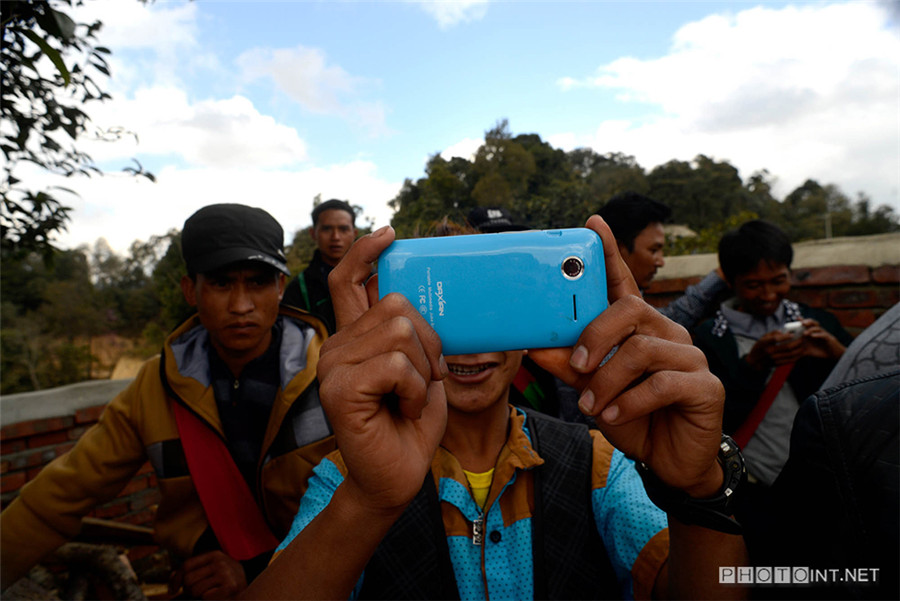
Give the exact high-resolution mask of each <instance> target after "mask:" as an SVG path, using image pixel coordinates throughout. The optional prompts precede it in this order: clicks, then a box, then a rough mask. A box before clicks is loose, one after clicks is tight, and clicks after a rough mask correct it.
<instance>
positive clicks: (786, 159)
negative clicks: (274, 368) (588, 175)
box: [23, 0, 900, 252]
mask: <svg viewBox="0 0 900 601" xmlns="http://www.w3.org/2000/svg"><path fill="white" fill-rule="evenodd" d="M897 12H898V11H897V2H890V3H889V2H882V1H873V2H864V1H853V2H815V3H813V2H794V3H786V2H711V1H704V2H688V1H680V2H678V1H668V2H646V1H645V2H640V1H632V2H616V1H607V2H590V1H584V2H517V1H506V2H380V1H369V2H294V1H278V2H256V1H253V2H251V1H247V0H242V1H238V0H233V1H225V0H222V1H215V2H213V1H206V0H195V1H193V2H186V1H181V0H157V1H156V2H154V3H152V4H148V5H142V4H141V3H139V2H137V1H136V0H128V1H126V0H87V2H86V5H85V7H83V8H82V9H81V12H80V13H79V16H81V17H82V19H90V18H99V19H101V20H102V21H104V23H105V26H104V29H103V30H102V32H101V34H100V42H101V43H102V44H104V45H106V46H108V47H109V48H110V49H111V50H112V52H113V55H112V59H111V65H112V72H113V77H112V79H111V80H110V81H109V84H108V87H109V89H110V92H111V93H112V94H113V100H112V101H109V102H107V103H104V104H103V105H94V106H93V107H91V108H90V113H91V115H92V116H93V118H94V121H95V122H96V124H97V125H101V126H122V127H125V128H126V129H128V130H129V131H132V132H134V134H135V136H129V137H128V138H127V139H125V140H122V141H120V142H117V143H114V144H110V143H88V144H86V146H85V149H86V150H87V151H88V152H89V153H90V154H92V156H94V158H95V159H97V160H99V161H100V162H101V164H102V165H103V166H104V167H106V168H108V169H110V170H112V171H113V172H115V171H116V170H117V169H119V168H120V167H121V166H123V165H125V164H127V163H128V160H129V158H130V157H137V158H138V159H139V160H140V161H141V163H142V164H143V165H144V166H145V167H147V168H149V169H151V170H152V171H154V172H155V174H156V176H157V183H155V184H152V183H149V182H145V181H133V180H131V179H130V178H128V177H125V176H121V175H118V174H115V173H113V174H111V175H107V176H104V177H101V178H97V177H95V178H91V179H90V180H78V181H73V180H66V181H64V182H61V183H62V185H65V186H67V187H71V188H75V189H76V190H77V191H78V192H79V193H80V195H81V197H80V198H72V199H70V202H69V204H71V205H72V206H74V207H75V211H74V213H73V219H72V222H71V224H70V226H69V231H68V232H67V233H65V234H63V235H62V236H60V238H59V243H60V244H61V245H62V246H64V247H74V246H77V245H79V244H89V245H90V244H93V243H94V242H95V241H96V240H97V239H98V238H100V237H103V238H106V239H107V241H108V242H109V244H110V245H111V246H112V247H113V248H114V249H116V250H118V251H119V252H123V251H124V250H125V249H127V247H128V246H129V245H130V243H131V242H132V241H133V240H135V239H142V240H146V239H147V238H149V237H150V236H151V235H153V234H162V233H165V232H166V231H167V230H168V229H169V228H172V227H181V224H182V223H183V221H184V219H185V218H186V217H188V216H189V215H190V214H191V213H192V212H193V211H194V210H196V209H197V208H199V207H200V206H203V205H205V204H209V203H212V202H244V203H247V204H251V205H255V206H261V207H263V208H265V209H267V210H269V211H270V212H271V213H272V214H273V215H275V217H276V218H277V219H279V221H281V223H282V225H283V226H284V228H285V233H286V238H287V241H290V239H291V238H292V234H293V232H294V231H295V230H297V229H299V228H302V227H305V226H307V225H309V223H310V219H309V212H310V210H311V206H312V199H313V197H314V196H315V195H316V194H321V195H322V197H323V198H330V197H339V198H345V199H348V200H350V201H351V202H353V203H354V204H358V205H361V206H362V207H364V211H365V212H364V215H363V220H364V221H365V220H371V221H372V222H373V223H374V225H376V226H380V225H384V224H386V223H388V222H389V220H390V216H391V211H390V209H389V208H388V207H387V202H388V201H389V200H390V199H391V198H393V197H394V196H395V195H396V193H397V191H398V190H399V188H400V186H401V184H402V183H403V180H404V179H405V178H411V179H416V178H419V177H421V176H422V175H423V172H424V166H425V162H426V161H427V159H428V157H429V155H432V154H434V153H437V152H441V153H444V154H445V155H446V156H450V155H452V154H457V155H460V156H469V155H470V153H472V152H474V150H475V149H476V148H477V146H478V144H479V143H480V141H481V140H483V135H484V132H485V131H486V130H488V129H490V128H491V127H492V126H493V125H494V124H495V123H496V122H497V121H498V120H500V119H508V120H509V126H510V130H511V131H512V133H513V134H520V133H536V134H539V135H540V136H541V137H542V138H543V139H544V140H546V141H548V142H549V143H551V144H552V145H553V146H555V147H558V148H562V149H564V150H571V149H573V148H576V147H582V146H587V147H591V148H593V149H594V150H596V151H597V152H600V153H605V152H624V153H626V154H631V155H634V156H635V157H636V159H637V160H638V162H639V163H640V164H641V165H642V166H643V167H644V168H645V169H648V170H649V169H651V168H652V167H654V166H656V165H658V164H660V163H663V162H665V161H667V160H670V159H679V160H690V159H692V158H693V157H694V156H696V155H697V154H700V153H703V154H706V155H707V156H712V157H714V158H716V159H719V160H728V161H729V162H731V163H732V164H733V165H735V166H736V167H737V168H738V169H739V170H740V174H741V176H742V177H743V178H745V179H746V178H747V177H748V176H749V175H750V174H751V173H753V172H754V171H756V170H759V169H763V168H766V169H768V170H769V172H770V173H771V175H772V176H773V177H774V178H776V182H777V183H776V193H778V194H779V195H780V196H783V195H785V194H787V193H788V192H789V191H790V190H792V189H793V188H795V187H796V186H798V185H800V184H801V183H802V182H803V180H804V179H806V178H813V179H817V180H818V181H819V182H820V183H835V184H838V185H839V186H840V187H841V188H842V190H843V191H844V192H845V193H846V194H848V195H850V196H851V197H855V195H856V193H857V192H859V191H864V192H866V193H867V194H869V195H870V196H871V197H872V199H873V201H874V202H875V203H876V204H890V205H891V206H893V207H895V209H896V210H898V211H900V196H898V195H900V26H898V22H897V20H896V18H895V19H894V20H892V19H891V13H893V15H894V16H895V17H896V15H897ZM23 175H28V174H27V173H24V172H23ZM31 177H34V178H35V179H39V180H41V181H45V180H46V181H48V183H57V182H53V181H52V180H47V178H46V177H45V176H42V175H40V174H37V173H35V174H32V175H31ZM598 201H599V199H598ZM572 225H578V224H572Z"/></svg>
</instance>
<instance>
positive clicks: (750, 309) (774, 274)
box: [732, 260, 791, 317]
mask: <svg viewBox="0 0 900 601" xmlns="http://www.w3.org/2000/svg"><path fill="white" fill-rule="evenodd" d="M732 288H733V289H734V294H735V296H737V298H738V308H739V309H740V310H741V311H743V312H744V313H750V314H751V315H755V316H756V317H766V316H769V315H772V314H774V313H775V311H776V310H777V309H778V307H779V306H780V305H781V301H783V300H784V297H786V296H787V294H788V292H790V290H791V270H790V269H789V268H788V266H787V265H782V264H780V263H769V262H768V261H765V260H761V261H760V262H759V264H758V265H757V266H756V268H755V269H753V270H752V271H749V272H747V273H743V274H741V275H737V276H735V278H734V282H733V283H732Z"/></svg>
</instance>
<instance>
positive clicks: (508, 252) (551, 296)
mask: <svg viewBox="0 0 900 601" xmlns="http://www.w3.org/2000/svg"><path fill="white" fill-rule="evenodd" d="M572 256H576V257H578V258H580V259H581V260H582V261H583V263H584V273H583V275H582V276H581V277H580V278H578V279H576V280H570V279H568V278H566V276H565V275H564V274H563V272H562V264H563V262H564V261H565V260H566V259H567V258H569V257H572ZM378 289H379V298H383V297H384V296H386V295H387V294H388V293H390V292H399V293H401V294H403V295H404V296H405V297H406V298H407V299H408V300H409V301H410V303H412V305H413V306H414V307H416V308H417V309H418V311H419V313H420V314H421V315H422V316H423V317H424V318H425V320H426V321H427V322H428V323H430V324H431V326H432V327H434V329H435V330H436V331H437V333H438V334H439V335H440V337H441V341H442V342H443V351H444V354H447V355H459V354H469V353H480V352H490V351H505V350H515V349H528V348H548V347H559V346H572V345H573V344H574V343H575V342H576V340H577V339H578V336H579V335H580V334H581V331H582V330H583V329H584V327H585V326H586V325H587V324H588V323H590V322H591V321H592V320H593V319H594V318H595V317H597V315H599V314H600V313H601V312H602V311H603V310H604V309H606V307H607V305H608V301H607V295H606V270H605V264H604V259H603V246H602V243H601V241H600V237H599V236H598V235H597V234H596V233H595V232H593V231H591V230H589V229H586V228H577V229H562V230H546V231H526V232H505V233H498V234H476V235H468V236H451V237H445V238H419V239H414V240H397V241H395V242H394V243H393V244H392V245H391V246H390V247H388V248H387V249H386V250H385V251H384V252H383V253H382V255H381V256H380V257H379V259H378Z"/></svg>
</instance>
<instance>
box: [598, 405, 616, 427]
mask: <svg viewBox="0 0 900 601" xmlns="http://www.w3.org/2000/svg"><path fill="white" fill-rule="evenodd" d="M600 417H602V418H603V421H605V422H606V423H608V424H612V423H614V422H615V421H616V420H617V419H618V418H619V407H618V405H610V406H608V407H607V408H606V409H604V410H603V413H601V414H600Z"/></svg>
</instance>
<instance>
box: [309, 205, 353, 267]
mask: <svg viewBox="0 0 900 601" xmlns="http://www.w3.org/2000/svg"><path fill="white" fill-rule="evenodd" d="M312 237H313V239H314V240H315V241H316V247H318V249H319V252H320V253H321V255H322V260H323V261H325V262H326V263H327V264H329V265H331V266H332V267H333V266H335V265H337V264H338V261H340V260H341V259H342V258H343V257H344V255H345V254H347V251H348V250H350V246H351V245H352V244H353V240H355V239H356V228H354V227H353V218H352V217H350V213H348V212H347V211H343V210H341V209H328V210H327V211H322V213H320V214H319V220H318V222H317V223H316V227H314V228H313V230H312Z"/></svg>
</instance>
